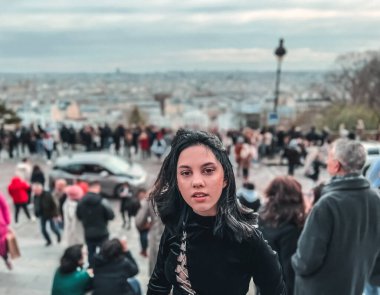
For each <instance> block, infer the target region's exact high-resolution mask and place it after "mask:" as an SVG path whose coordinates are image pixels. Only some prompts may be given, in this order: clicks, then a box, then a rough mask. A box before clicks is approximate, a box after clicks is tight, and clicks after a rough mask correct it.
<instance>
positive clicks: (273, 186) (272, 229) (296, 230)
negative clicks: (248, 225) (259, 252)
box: [259, 176, 306, 294]
mask: <svg viewBox="0 0 380 295" xmlns="http://www.w3.org/2000/svg"><path fill="white" fill-rule="evenodd" d="M264 195H265V199H266V200H265V202H264V205H263V206H262V207H261V208H260V210H259V216H260V219H259V224H260V230H261V231H262V233H263V236H264V238H265V239H266V240H267V241H268V243H269V245H270V246H271V247H272V248H273V250H274V251H276V252H277V253H278V255H279V259H280V264H281V267H282V273H283V276H284V281H285V284H286V288H287V294H293V290H294V270H293V268H292V265H291V257H292V255H293V254H294V253H295V252H296V249H297V241H298V238H299V236H300V234H301V231H302V228H303V225H304V223H305V217H306V216H305V204H304V201H303V194H302V186H301V184H300V183H299V182H298V181H297V180H296V179H295V178H293V177H291V176H277V177H276V178H275V179H273V180H272V181H271V182H270V183H269V185H268V187H267V188H266V190H265V193H264Z"/></svg>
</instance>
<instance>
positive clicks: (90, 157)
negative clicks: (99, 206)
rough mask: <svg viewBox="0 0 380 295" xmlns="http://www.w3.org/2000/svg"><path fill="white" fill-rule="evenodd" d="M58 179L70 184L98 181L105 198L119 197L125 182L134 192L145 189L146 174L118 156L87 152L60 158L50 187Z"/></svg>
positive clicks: (140, 167)
mask: <svg viewBox="0 0 380 295" xmlns="http://www.w3.org/2000/svg"><path fill="white" fill-rule="evenodd" d="M58 178H63V179H66V181H67V182H68V183H73V182H74V181H75V180H79V179H80V180H83V181H86V182H91V181H95V180H97V181H99V182H100V183H101V186H102V194H104V195H106V196H109V197H117V196H118V195H119V192H120V190H121V188H122V184H123V183H125V182H128V183H129V185H130V186H131V188H132V189H136V188H138V187H141V186H144V184H145V182H146V179H147V173H146V171H145V170H144V168H143V167H142V166H141V165H140V164H137V163H129V162H127V161H125V160H124V159H122V158H120V157H118V156H114V155H111V154H107V153H101V152H90V153H89V152H87V153H77V154H72V155H69V156H62V157H59V158H57V160H56V161H55V163H54V165H53V168H52V171H51V172H50V175H49V184H50V187H53V185H54V181H55V180H56V179H58Z"/></svg>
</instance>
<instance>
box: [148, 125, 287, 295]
mask: <svg viewBox="0 0 380 295" xmlns="http://www.w3.org/2000/svg"><path fill="white" fill-rule="evenodd" d="M150 196H151V199H152V203H153V204H152V206H153V207H155V206H157V211H158V213H159V215H160V218H161V220H162V221H163V223H164V224H165V231H164V233H163V235H162V239H161V244H160V249H159V253H158V258H157V262H156V266H155V269H154V272H153V274H152V276H151V278H150V281H149V284H148V292H147V294H148V295H152V294H169V293H170V291H171V290H172V289H173V294H210V295H212V294H234V295H240V294H244V295H245V294H247V292H248V289H249V284H250V281H251V279H253V281H254V282H255V284H256V286H257V288H258V289H259V290H260V292H261V294H273V295H274V294H276V295H279V294H286V289H285V284H284V281H283V279H282V274H281V266H280V264H279V262H278V257H277V254H276V253H275V252H274V251H273V250H272V249H271V248H270V246H269V245H268V244H267V242H266V241H265V240H264V238H263V237H262V234H261V233H260V232H259V231H258V230H257V229H256V225H257V214H255V213H254V212H253V211H252V210H248V209H246V208H245V207H243V206H240V204H239V202H238V201H237V198H236V184H235V177H234V174H233V167H232V164H231V162H230V160H229V158H228V155H227V152H226V150H225V148H224V147H223V144H222V143H221V142H220V140H219V139H218V138H217V137H216V136H215V135H213V134H211V133H207V132H203V131H190V130H184V129H180V130H178V131H177V134H176V136H175V137H174V139H173V142H172V146H171V150H170V153H169V154H168V156H167V157H166V158H165V160H164V162H163V164H162V167H161V170H160V172H159V175H158V178H157V180H156V182H155V184H154V188H153V191H152V192H151V194H150Z"/></svg>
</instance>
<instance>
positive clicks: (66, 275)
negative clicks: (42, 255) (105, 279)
mask: <svg viewBox="0 0 380 295" xmlns="http://www.w3.org/2000/svg"><path fill="white" fill-rule="evenodd" d="M85 256H86V251H85V248H83V245H81V244H77V245H73V246H70V247H68V248H67V249H66V250H65V252H64V254H63V256H62V258H61V263H60V266H59V268H58V269H57V271H56V272H55V275H54V280H53V287H52V293H51V294H52V295H66V294H71V295H84V294H86V292H87V291H88V290H89V289H91V281H92V279H91V276H92V273H91V271H86V270H84V269H82V266H83V263H84V261H85V258H86V257H85Z"/></svg>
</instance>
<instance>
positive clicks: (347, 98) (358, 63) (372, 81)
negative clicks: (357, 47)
mask: <svg viewBox="0 0 380 295" xmlns="http://www.w3.org/2000/svg"><path fill="white" fill-rule="evenodd" d="M327 82H328V83H327V85H326V89H327V92H328V93H329V94H330V96H331V98H332V99H333V100H335V101H340V102H348V103H353V104H358V105H365V106H368V107H369V108H375V109H378V110H380V104H379V103H378V101H379V100H380V97H379V96H380V51H366V52H352V53H347V54H343V55H340V56H339V57H338V58H337V60H336V69H334V70H333V71H331V72H330V73H329V74H328V75H327Z"/></svg>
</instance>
